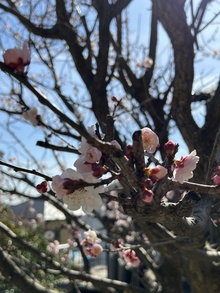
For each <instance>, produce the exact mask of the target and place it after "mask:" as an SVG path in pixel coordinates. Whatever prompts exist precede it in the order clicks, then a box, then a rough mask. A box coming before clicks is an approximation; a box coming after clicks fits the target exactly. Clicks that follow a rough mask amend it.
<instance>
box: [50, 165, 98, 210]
mask: <svg viewBox="0 0 220 293" xmlns="http://www.w3.org/2000/svg"><path fill="white" fill-rule="evenodd" d="M83 179H84V178H83V177H82V176H81V174H79V173H78V172H76V171H75V170H73V169H70V168H69V169H67V170H65V171H64V172H63V173H62V174H61V175H56V176H54V177H52V189H53V190H54V192H55V193H56V196H57V198H59V199H62V200H63V202H64V203H65V204H67V205H68V208H69V209H71V210H74V211H75V210H78V209H80V208H82V210H83V211H84V212H85V213H90V212H91V211H92V210H93V209H100V207H101V205H102V200H101V197H100V195H99V193H101V192H103V187H102V186H99V187H96V188H94V187H93V186H83V183H86V182H85V180H83ZM86 180H87V182H89V183H95V182H97V180H94V177H92V176H88V177H87V178H86Z"/></svg>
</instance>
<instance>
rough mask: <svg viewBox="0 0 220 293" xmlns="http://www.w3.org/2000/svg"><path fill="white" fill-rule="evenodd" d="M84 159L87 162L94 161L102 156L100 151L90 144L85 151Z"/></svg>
mask: <svg viewBox="0 0 220 293" xmlns="http://www.w3.org/2000/svg"><path fill="white" fill-rule="evenodd" d="M84 157H85V161H86V162H88V163H96V162H98V161H99V160H100V159H101V157H102V152H100V151H99V150H98V149H97V148H96V147H93V146H90V147H88V149H87V150H86V152H85V155H84Z"/></svg>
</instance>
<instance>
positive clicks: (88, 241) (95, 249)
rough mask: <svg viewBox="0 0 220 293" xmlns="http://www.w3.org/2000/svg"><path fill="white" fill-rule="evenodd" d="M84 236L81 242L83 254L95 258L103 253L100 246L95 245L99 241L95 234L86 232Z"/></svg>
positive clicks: (91, 231) (89, 231) (90, 231)
mask: <svg viewBox="0 0 220 293" xmlns="http://www.w3.org/2000/svg"><path fill="white" fill-rule="evenodd" d="M84 235H85V239H83V240H82V242H81V245H82V246H83V247H84V252H85V254H86V255H89V256H91V257H92V258H96V257H97V256H98V255H99V254H101V253H102V252H103V248H102V246H101V245H100V244H99V243H97V242H98V241H99V239H98V238H97V235H96V232H95V231H93V230H88V231H87V232H84Z"/></svg>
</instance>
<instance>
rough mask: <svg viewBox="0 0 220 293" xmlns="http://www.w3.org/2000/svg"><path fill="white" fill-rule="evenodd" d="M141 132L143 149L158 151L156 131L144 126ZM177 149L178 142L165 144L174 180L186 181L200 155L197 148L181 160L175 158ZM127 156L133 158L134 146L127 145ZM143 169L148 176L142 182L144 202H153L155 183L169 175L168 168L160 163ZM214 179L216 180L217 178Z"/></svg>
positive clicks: (191, 175) (191, 174) (151, 151)
mask: <svg viewBox="0 0 220 293" xmlns="http://www.w3.org/2000/svg"><path fill="white" fill-rule="evenodd" d="M141 134H142V144H143V149H144V150H145V151H147V153H149V154H150V155H151V154H153V153H154V152H156V150H157V148H158V146H159V138H158V136H157V135H156V133H155V132H154V131H152V130H151V129H150V128H148V127H144V128H142V129H141ZM176 150H177V144H175V143H174V142H173V141H168V142H167V143H166V144H165V145H164V151H165V154H166V157H167V160H168V161H169V162H171V165H172V171H173V176H172V180H173V181H178V182H180V183H183V182H184V181H186V180H188V179H190V178H192V177H193V170H195V168H196V165H197V163H198V161H199V157H198V156H197V155H196V150H193V151H192V152H191V153H190V154H189V155H187V156H185V157H182V158H181V159H180V160H175V159H174V158H173V157H174V155H175V152H176ZM126 157H127V159H128V160H130V161H132V160H133V157H134V155H133V146H131V145H129V146H127V148H126ZM143 171H144V173H145V174H146V177H145V179H144V180H143V179H142V183H141V184H142V194H141V198H142V200H143V201H144V202H146V203H151V202H152V200H153V198H154V192H153V191H152V187H153V185H154V183H155V182H157V181H158V180H160V179H162V178H164V177H165V176H167V174H168V170H167V168H165V167H164V166H162V165H159V164H158V165H157V166H155V167H146V168H144V170H143ZM214 180H216V178H215V179H214Z"/></svg>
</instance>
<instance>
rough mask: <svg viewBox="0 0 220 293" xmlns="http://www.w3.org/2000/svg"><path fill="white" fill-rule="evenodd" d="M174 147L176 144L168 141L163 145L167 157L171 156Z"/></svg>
mask: <svg viewBox="0 0 220 293" xmlns="http://www.w3.org/2000/svg"><path fill="white" fill-rule="evenodd" d="M176 146H177V144H176V143H175V142H173V141H172V140H169V141H168V142H167V143H165V144H164V150H165V152H166V155H167V156H168V157H169V156H172V155H173V153H174V151H175V150H176Z"/></svg>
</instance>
